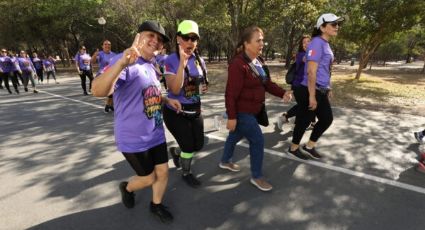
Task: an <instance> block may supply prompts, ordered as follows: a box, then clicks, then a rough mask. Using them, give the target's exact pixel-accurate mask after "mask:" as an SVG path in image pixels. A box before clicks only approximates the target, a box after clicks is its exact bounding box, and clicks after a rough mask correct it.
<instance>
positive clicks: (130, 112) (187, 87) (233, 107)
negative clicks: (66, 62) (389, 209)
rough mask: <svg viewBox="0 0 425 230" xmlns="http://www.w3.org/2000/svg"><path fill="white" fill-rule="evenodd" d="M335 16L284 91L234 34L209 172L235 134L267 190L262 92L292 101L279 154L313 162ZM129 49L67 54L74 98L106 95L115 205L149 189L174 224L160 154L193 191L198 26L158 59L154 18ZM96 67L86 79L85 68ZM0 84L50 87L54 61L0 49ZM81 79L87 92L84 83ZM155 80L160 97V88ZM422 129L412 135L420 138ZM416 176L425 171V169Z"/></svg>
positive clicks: (183, 29) (228, 165)
mask: <svg viewBox="0 0 425 230" xmlns="http://www.w3.org/2000/svg"><path fill="white" fill-rule="evenodd" d="M343 20H344V18H342V17H338V16H336V15H334V14H331V13H327V14H323V15H321V16H320V17H319V18H318V19H317V23H316V24H315V26H314V30H313V33H312V36H302V37H301V38H300V40H299V48H298V53H297V54H296V58H295V62H296V74H295V78H294V80H293V81H292V83H291V84H292V86H291V90H285V89H283V88H281V87H280V86H278V85H277V84H276V83H274V82H273V81H272V79H271V77H270V73H269V69H268V67H267V65H266V63H265V62H264V60H263V59H262V58H261V53H262V52H263V48H264V44H265V42H264V39H265V37H264V36H265V34H264V32H263V30H262V29H261V28H259V27H257V26H250V27H247V28H245V30H244V31H242V32H241V34H240V39H239V41H238V44H237V47H236V50H235V52H234V56H233V58H232V59H231V60H230V62H229V66H228V79H227V84H226V89H225V98H224V100H225V108H226V112H225V114H226V116H227V118H228V119H227V124H226V127H227V129H228V130H229V133H228V136H227V139H226V142H225V145H224V150H223V154H222V157H221V159H220V162H218V167H220V168H222V169H224V170H229V171H232V172H238V171H240V170H241V167H240V166H239V165H238V164H237V162H235V161H234V160H233V159H234V157H233V156H234V150H235V147H236V144H237V142H239V141H240V140H241V139H242V138H246V139H247V140H248V141H249V155H250V170H251V177H250V180H249V181H250V183H251V184H252V185H254V186H255V187H256V188H258V189H260V190H261V191H270V190H272V189H273V186H272V185H271V183H270V182H269V181H268V180H267V179H266V178H265V176H264V174H263V169H262V165H263V158H264V136H263V133H262V130H261V128H260V125H264V126H267V125H268V118H267V116H266V117H265V120H264V114H267V111H266V105H265V93H266V92H268V93H270V94H272V95H274V96H276V97H278V98H281V99H282V101H283V102H289V101H290V100H291V99H292V96H294V97H295V101H296V103H297V104H296V105H295V106H294V107H292V108H291V109H290V110H289V111H288V112H285V113H283V114H282V117H281V118H280V119H279V122H278V123H279V126H282V124H284V123H287V122H288V119H289V118H290V117H295V127H294V130H293V132H292V133H293V136H292V143H291V145H290V147H289V149H288V153H289V154H290V155H292V156H294V157H297V158H299V159H302V160H311V159H316V160H317V159H321V158H322V157H323V154H322V153H320V152H319V151H318V150H317V149H316V144H317V142H318V140H319V138H320V137H321V136H322V135H323V133H324V132H326V130H327V129H328V128H329V127H330V125H331V124H332V121H333V113H332V108H331V104H330V98H331V97H332V91H331V81H330V78H331V69H332V63H333V60H334V55H333V52H332V49H331V47H330V45H329V41H330V39H331V38H332V37H335V36H336V35H337V34H338V30H339V26H340V23H341V22H342V21H343ZM137 29H138V33H137V34H136V36H135V38H134V42H133V44H132V45H131V47H129V48H127V49H126V50H124V51H123V52H122V53H119V54H116V53H114V52H112V51H111V42H110V41H108V40H104V41H103V43H102V50H100V51H99V50H97V51H96V52H95V53H94V54H93V55H90V54H89V53H87V51H86V47H85V46H81V47H80V49H79V51H78V53H77V54H76V55H75V67H76V70H77V72H78V75H79V76H80V79H81V88H82V90H83V95H88V94H90V93H92V94H93V96H96V97H105V98H106V103H105V109H104V110H105V112H111V111H113V112H114V135H115V142H116V145H117V149H118V150H119V151H120V152H121V153H122V155H123V157H124V158H125V159H126V161H127V162H128V164H129V166H130V167H131V168H132V169H133V170H134V173H135V175H134V176H133V177H131V178H130V179H129V180H128V181H123V182H121V183H120V184H119V191H120V193H121V198H122V202H123V204H124V205H125V207H127V208H133V207H134V206H135V195H136V194H135V192H136V191H138V190H140V189H143V188H147V187H150V188H151V189H152V200H151V202H150V204H149V208H150V211H151V213H153V214H154V215H155V216H157V217H158V218H159V219H160V220H161V221H162V222H165V223H169V222H171V221H172V220H173V215H172V214H171V212H170V210H169V209H168V208H167V207H166V206H165V205H163V202H162V201H163V197H164V194H165V191H166V187H167V183H168V154H170V155H171V157H172V160H173V162H174V164H175V166H176V167H177V168H181V170H179V171H180V172H181V177H182V180H183V181H184V182H185V183H186V184H187V185H188V186H190V187H193V188H198V187H200V186H201V184H202V182H201V181H200V179H199V178H198V177H197V176H196V175H195V174H194V173H193V172H192V169H191V168H192V167H191V166H192V164H193V161H192V160H193V157H194V155H195V154H196V152H199V151H200V150H201V149H202V148H203V146H204V118H203V116H202V103H201V101H202V100H201V98H202V97H201V95H202V94H205V93H208V83H209V82H208V77H207V74H208V70H207V67H206V65H205V61H204V60H203V59H202V57H201V56H200V55H199V53H198V44H199V42H200V40H201V34H200V33H199V27H198V24H197V23H196V22H194V21H192V20H183V21H182V22H180V23H179V25H178V28H177V31H176V37H175V38H174V39H175V44H176V47H175V52H174V53H171V54H169V55H167V54H165V53H164V50H165V49H164V45H165V44H166V43H167V42H169V41H170V40H171V39H170V38H169V37H168V36H167V34H166V33H165V30H164V28H163V27H162V26H161V25H160V24H159V23H158V22H157V21H153V20H148V21H145V22H143V23H142V24H141V25H140V26H139V27H138V28H137ZM95 63H98V64H99V70H98V71H97V72H96V73H95V76H93V75H94V74H93V67H92V66H93V64H95ZM0 67H1V69H0V70H1V78H0V80H3V81H4V82H5V86H6V88H7V90H8V91H9V93H12V91H11V89H10V88H9V79H11V80H12V84H13V87H14V88H15V91H16V93H19V90H18V80H17V79H18V78H20V79H22V80H21V82H22V84H23V85H24V87H25V90H26V91H27V85H28V82H29V81H31V85H32V87H33V91H34V92H35V93H36V92H37V90H36V88H35V87H36V84H35V80H34V77H36V78H37V79H38V81H39V82H41V83H42V82H43V72H45V73H46V75H47V81H48V80H49V76H52V78H53V79H54V80H55V81H56V77H55V71H54V69H55V68H54V60H53V59H52V58H51V57H48V58H43V57H40V58H39V57H38V56H37V54H36V53H34V54H33V57H32V59H30V58H29V57H28V55H27V54H26V53H25V51H21V52H20V57H19V58H15V56H14V54H13V53H9V55H8V53H7V50H5V49H2V54H1V58H0ZM87 78H88V80H89V86H88V87H87V82H86V80H87ZM161 83H163V84H164V86H165V89H166V94H165V95H163V94H162V91H161V88H162V86H161ZM164 123H165V125H166V127H167V129H168V130H169V131H170V133H171V134H172V135H173V137H174V138H175V140H176V142H177V145H178V146H172V147H168V146H167V141H166V139H165V128H164ZM308 127H311V128H312V132H311V134H310V137H309V139H308V141H307V143H305V144H303V145H301V139H302V137H303V136H304V133H305V131H306V129H307V128H308ZM424 136H425V131H423V132H418V133H415V137H416V138H417V139H418V140H421V141H422V139H423V138H424ZM424 171H425V170H424Z"/></svg>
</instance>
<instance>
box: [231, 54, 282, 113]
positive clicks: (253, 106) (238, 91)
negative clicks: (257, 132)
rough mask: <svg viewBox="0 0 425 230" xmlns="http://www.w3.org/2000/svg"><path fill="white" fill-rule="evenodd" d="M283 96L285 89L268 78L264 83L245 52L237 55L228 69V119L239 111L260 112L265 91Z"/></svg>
mask: <svg viewBox="0 0 425 230" xmlns="http://www.w3.org/2000/svg"><path fill="white" fill-rule="evenodd" d="M266 91H267V92H269V93H270V94H272V95H274V96H277V97H280V98H282V97H283V95H284V94H285V90H284V89H282V88H281V87H279V86H278V85H276V83H274V82H272V81H271V80H270V79H268V80H267V81H266V82H265V83H264V85H263V83H262V82H261V81H260V80H259V79H258V78H257V77H256V76H255V74H254V73H253V72H252V71H251V69H250V67H249V65H248V63H247V61H246V60H245V59H244V57H243V54H242V53H241V54H238V55H236V56H235V57H234V58H233V60H232V61H231V63H230V65H229V69H228V77H227V84H226V94H225V98H226V112H227V116H228V119H236V114H237V113H251V114H258V113H259V112H260V110H261V106H262V104H263V102H264V101H265V98H266V95H265V92H266Z"/></svg>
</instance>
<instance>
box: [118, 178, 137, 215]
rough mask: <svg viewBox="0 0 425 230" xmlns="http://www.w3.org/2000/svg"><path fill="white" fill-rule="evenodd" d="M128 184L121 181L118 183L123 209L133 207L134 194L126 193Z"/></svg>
mask: <svg viewBox="0 0 425 230" xmlns="http://www.w3.org/2000/svg"><path fill="white" fill-rule="evenodd" d="M127 184H128V182H126V181H123V182H121V183H120V186H119V187H120V192H121V200H122V203H123V204H124V206H125V207H127V208H133V207H134V192H129V191H127Z"/></svg>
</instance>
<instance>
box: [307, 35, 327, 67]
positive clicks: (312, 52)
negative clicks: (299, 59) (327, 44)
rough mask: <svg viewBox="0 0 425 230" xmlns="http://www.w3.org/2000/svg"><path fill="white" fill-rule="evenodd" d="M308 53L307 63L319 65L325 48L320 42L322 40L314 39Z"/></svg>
mask: <svg viewBox="0 0 425 230" xmlns="http://www.w3.org/2000/svg"><path fill="white" fill-rule="evenodd" d="M306 53H307V55H306V60H307V61H314V62H317V63H319V61H320V59H321V58H322V54H323V47H322V44H321V42H320V39H313V40H312V41H311V42H310V44H309V45H308V47H307V52H306Z"/></svg>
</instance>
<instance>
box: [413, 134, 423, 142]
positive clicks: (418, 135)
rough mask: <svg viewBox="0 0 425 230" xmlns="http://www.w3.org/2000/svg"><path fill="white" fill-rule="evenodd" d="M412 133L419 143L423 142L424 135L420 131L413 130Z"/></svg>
mask: <svg viewBox="0 0 425 230" xmlns="http://www.w3.org/2000/svg"><path fill="white" fill-rule="evenodd" d="M413 134H414V135H415V138H416V140H417V141H418V142H419V143H423V139H424V135H423V134H422V132H414V133H413Z"/></svg>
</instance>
